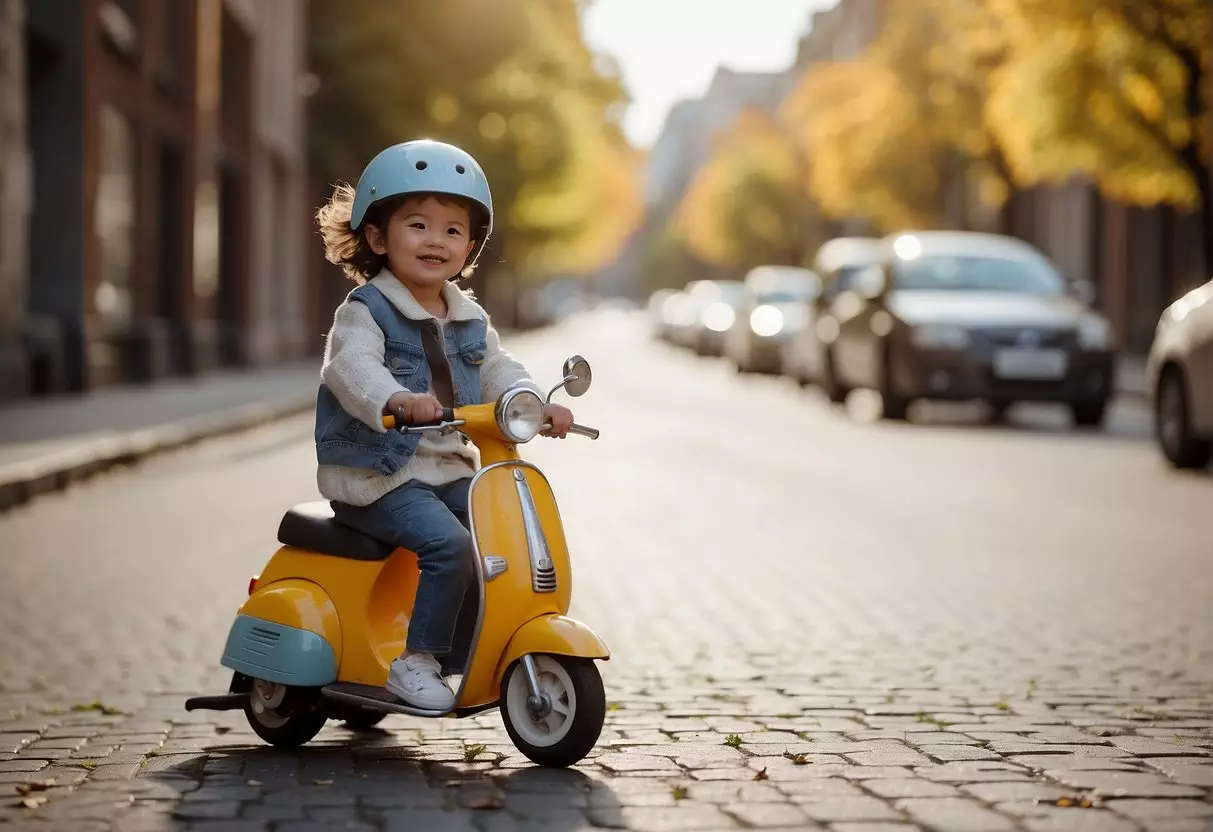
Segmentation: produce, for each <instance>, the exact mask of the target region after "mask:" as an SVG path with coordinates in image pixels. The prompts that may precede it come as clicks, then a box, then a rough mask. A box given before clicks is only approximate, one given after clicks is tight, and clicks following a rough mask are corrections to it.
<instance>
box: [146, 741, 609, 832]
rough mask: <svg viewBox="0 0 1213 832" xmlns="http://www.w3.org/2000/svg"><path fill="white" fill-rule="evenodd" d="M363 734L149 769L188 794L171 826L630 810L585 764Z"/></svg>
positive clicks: (390, 825)
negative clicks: (470, 752) (467, 755)
mask: <svg viewBox="0 0 1213 832" xmlns="http://www.w3.org/2000/svg"><path fill="white" fill-rule="evenodd" d="M354 737H355V738H356V739H353V740H352V742H349V743H339V742H337V741H334V740H328V741H322V743H321V744H317V745H309V746H306V747H304V748H302V749H298V750H293V751H292V750H286V749H275V748H270V747H266V746H261V745H246V744H226V745H215V746H210V747H209V748H208V749H207V756H206V757H201V756H195V757H192V758H191V759H188V760H182V761H180V762H176V763H174V764H171V765H166V766H164V767H163V768H159V769H158V770H156V771H154V772H151V773H150V774H149V775H148V778H147V779H149V780H152V781H155V782H157V783H159V784H160V785H162V786H164V787H166V788H165V789H164V790H163V791H162V792H161V793H160V794H159V795H157V797H159V798H160V800H162V801H164V800H167V801H171V800H172V795H173V793H174V792H175V793H176V794H178V795H179V802H177V803H175V804H174V805H172V809H171V817H172V819H173V824H174V825H173V826H172V827H163V826H162V827H160V828H181V829H185V828H192V827H191V826H189V825H190V824H198V823H206V822H212V823H213V822H216V821H228V822H236V821H256V822H261V823H277V824H289V828H291V829H297V828H304V827H303V826H300V824H306V825H308V826H307V828H310V824H316V826H315V828H317V829H320V828H322V825H323V826H328V827H331V828H345V829H370V828H382V829H386V830H393V829H414V830H416V829H443V830H464V829H466V830H477V829H488V828H498V826H499V825H505V826H512V825H515V824H517V823H518V822H530V823H532V824H534V828H537V829H538V828H542V829H543V830H545V832H547V830H551V832H561V831H562V830H569V832H571V830H575V829H582V828H585V827H586V826H587V825H588V824H589V823H591V822H592V823H593V824H595V825H607V826H614V825H618V824H619V823H620V820H621V818H622V807H621V805H620V803H619V801H618V799H617V798H616V796H615V793H614V792H613V790H612V789H611V788H610V786H609V785H607V783H606V782H604V781H603V780H602V779H598V778H594V777H591V776H589V775H587V774H586V773H584V772H582V771H579V770H577V769H544V768H539V767H537V766H532V765H530V764H529V763H528V762H527V761H525V760H523V759H522V758H520V757H518V756H517V755H516V754H514V755H511V756H509V757H508V758H507V759H505V760H504V764H505V765H506V766H509V767H508V768H501V767H499V763H501V762H502V760H501V759H499V758H500V757H502V756H503V755H500V754H497V753H495V752H487V753H483V754H482V755H480V756H479V757H478V758H477V760H476V761H474V762H471V763H464V762H462V761H458V760H453V759H451V758H455V757H459V756H461V752H460V751H459V750H458V748H457V747H455V746H452V744H451V743H450V742H449V741H446V742H443V743H441V744H438V743H433V744H430V745H427V744H426V743H420V744H417V743H414V742H413V741H411V740H405V742H406V743H408V744H404V745H402V744H401V737H400V736H399V735H398V734H394V733H393V732H390V731H382V730H379V729H371V730H368V731H360V732H357V733H356V734H355V735H354ZM324 742H329V743H332V744H327V745H326V744H323V743H324ZM170 790H171V791H170ZM149 797H150V795H149ZM160 808H161V810H162V811H163V810H166V809H168V808H169V806H168V805H166V804H165V803H163V802H162V803H161V805H160ZM166 819H167V818H166ZM277 828H283V827H282V826H279V827H277Z"/></svg>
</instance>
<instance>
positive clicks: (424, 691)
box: [384, 653, 455, 711]
mask: <svg viewBox="0 0 1213 832" xmlns="http://www.w3.org/2000/svg"><path fill="white" fill-rule="evenodd" d="M441 673H442V667H441V666H440V665H439V664H438V660H437V659H435V658H434V657H433V656H431V655H430V654H429V653H413V654H412V655H410V656H409V657H408V658H407V659H396V660H395V661H394V662H392V669H391V672H389V673H388V677H387V684H386V685H384V687H386V688H387V689H388V692H389V693H391V694H392V695H393V696H396V697H398V698H400V699H403V700H404V702H405V704H407V705H412V706H413V707H414V708H425V709H426V710H430V711H445V710H449V709H451V708H453V707H455V694H454V693H452V692H451V689H450V688H449V687H447V684H446V682H444V681H443V680H442V675H441Z"/></svg>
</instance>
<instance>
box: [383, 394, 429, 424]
mask: <svg viewBox="0 0 1213 832" xmlns="http://www.w3.org/2000/svg"><path fill="white" fill-rule="evenodd" d="M383 412H384V413H385V414H387V415H389V416H395V417H396V419H397V421H402V422H404V424H406V425H416V424H420V423H423V422H436V421H438V420H439V419H441V418H442V405H441V404H440V403H439V401H438V399H436V398H435V397H434V396H433V395H432V394H430V393H409V392H407V391H403V390H402V391H401V392H399V393H396V394H394V395H393V396H392V397H391V398H390V399H388V400H387V406H386V407H385V408H383Z"/></svg>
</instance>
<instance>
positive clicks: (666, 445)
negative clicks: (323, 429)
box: [0, 0, 1213, 832]
mask: <svg viewBox="0 0 1213 832" xmlns="http://www.w3.org/2000/svg"><path fill="white" fill-rule="evenodd" d="M1211 105H1213V0H1155V1H1154V2H1137V0H1049V2H1040V1H1039V0H997V1H996V0H969V1H968V2H955V0H896V2H893V0H754V2H751V3H748V4H745V5H744V7H738V6H736V5H735V4H730V3H724V2H723V0H721V2H715V1H713V2H708V0H699V2H693V0H661V2H660V3H651V2H648V3H646V2H642V0H593V2H590V1H589V0H511V2H509V3H503V2H495V1H494V0H443V2H442V3H422V2H419V1H418V0H345V2H342V3H337V2H327V0H0V568H2V569H3V574H4V576H5V579H4V580H3V581H0V796H2V797H3V800H0V827H3V826H13V827H15V828H31V829H59V828H62V829H69V830H73V832H76V830H86V832H87V830H93V829H98V830H100V829H123V830H167V829H193V828H198V829H232V830H245V829H248V830H269V831H270V832H278V830H286V829H290V830H295V829H299V830H307V829H312V828H332V827H334V826H336V827H338V828H347V829H384V830H387V829H423V830H428V829H435V830H437V829H444V830H445V829H451V830H455V829H475V830H478V831H479V832H492V831H493V830H498V829H501V830H505V829H535V830H539V829H543V830H551V829H555V830H566V829H567V830H574V829H582V828H598V827H605V828H625V829H633V830H654V831H655V832H658V831H659V830H675V829H704V830H715V829H730V828H755V827H762V828H786V829H828V830H830V832H894V831H895V830H901V829H923V830H934V832H945V830H1002V829H1016V830H1033V832H1035V830H1041V831H1042V832H1044V831H1045V830H1071V829H1075V830H1104V829H1107V830H1113V832H1120V830H1135V831H1137V830H1147V832H1149V831H1150V830H1165V832H1208V831H1209V830H1210V829H1213V535H1211V534H1210V531H1209V520H1208V514H1209V509H1210V507H1211V506H1213V476H1211V474H1210V470H1211V469H1210V462H1211V460H1213V279H1211V278H1213V169H1211V167H1213V165H1211V163H1213V106H1211ZM418 137H429V138H435V139H440V140H445V141H450V142H453V143H455V144H458V145H460V146H461V147H463V148H465V149H466V150H468V151H469V152H470V153H472V154H473V155H474V156H475V157H476V158H477V159H478V160H479V161H480V162H481V163H482V165H483V167H484V168H485V170H486V173H487V175H488V178H489V182H490V184H491V187H492V190H493V198H494V205H495V211H496V225H495V230H494V233H493V236H492V237H491V239H490V241H489V243H488V247H487V249H486V253H485V255H484V257H483V258H482V260H481V265H480V267H479V268H478V270H477V272H476V274H475V275H474V277H472V278H471V279H469V280H468V281H466V283H467V286H468V288H470V289H471V290H472V291H474V293H475V294H476V297H477V298H478V300H479V302H481V303H482V304H483V305H484V307H485V308H486V309H487V310H488V312H489V313H490V315H491V317H492V320H493V323H494V324H495V326H496V327H497V328H498V329H499V330H500V331H501V332H502V334H503V339H504V343H505V346H506V347H507V348H508V349H509V350H511V351H512V352H514V353H515V354H516V355H517V356H518V357H519V358H520V359H521V360H523V361H524V363H525V364H526V365H527V367H528V368H529V369H530V371H531V372H532V373H533V374H534V375H535V376H536V377H537V378H539V379H540V380H541V381H544V382H546V381H549V380H551V382H552V383H554V382H555V381H556V380H557V375H558V373H559V369H560V366H561V362H562V361H563V360H564V359H565V358H566V357H567V356H569V355H570V354H573V353H580V354H581V355H584V356H585V357H586V358H588V359H589V361H590V363H591V364H592V366H593V373H594V384H593V387H592V388H591V390H590V392H589V393H588V394H587V395H586V396H585V397H584V398H580V399H577V400H576V401H575V402H573V405H574V406H573V409H574V411H575V412H576V414H577V417H578V421H579V422H584V423H587V424H590V425H593V426H595V427H598V428H600V429H601V430H602V432H603V433H602V437H601V439H600V440H598V441H597V442H589V441H586V440H584V439H581V438H578V437H573V438H570V439H569V440H567V441H566V442H562V443H556V442H550V441H546V440H537V441H535V442H534V443H532V444H530V445H528V446H526V447H525V448H523V452H524V456H525V457H526V458H528V459H530V460H531V461H534V462H536V463H537V464H539V465H540V466H542V467H543V469H544V471H545V472H546V473H547V475H548V476H549V478H550V479H551V480H552V482H553V484H554V487H555V490H556V495H557V498H558V500H559V503H560V507H561V511H562V513H563V515H564V520H565V524H566V533H567V535H568V538H569V541H570V544H571V548H572V552H573V558H574V569H575V574H576V581H577V583H576V589H575V591H574V601H573V610H572V613H571V614H572V615H574V616H577V617H578V618H580V619H582V620H584V621H586V622H587V623H588V624H589V625H590V626H592V627H594V628H595V629H596V630H598V631H599V632H600V633H601V634H602V636H603V637H604V639H605V640H606V641H607V643H608V644H609V645H610V647H611V649H612V653H613V655H612V659H611V661H610V662H609V663H607V664H605V665H604V666H603V673H604V678H605V682H606V689H607V700H608V702H609V711H608V714H607V727H606V729H605V730H604V732H603V734H602V738H601V740H600V741H599V743H598V746H597V747H596V748H595V750H594V752H593V753H592V754H591V755H590V757H588V758H587V759H586V760H585V761H584V763H583V764H581V765H579V766H577V767H575V768H573V769H571V770H569V771H555V772H546V771H537V770H535V769H533V768H532V767H531V766H530V764H529V763H528V762H527V761H526V760H525V759H524V758H523V757H522V756H521V755H520V754H518V752H517V751H516V750H515V748H514V747H513V745H512V744H511V743H510V742H509V740H508V738H507V737H506V734H505V731H504V729H503V727H502V723H501V719H500V718H499V716H497V715H496V713H494V712H488V713H486V714H483V715H480V716H477V717H475V718H473V719H470V720H466V721H459V722H454V721H450V720H441V721H429V722H426V721H422V720H416V719H411V718H405V717H399V716H392V717H390V718H388V719H387V720H386V721H385V722H384V723H382V726H381V727H382V730H372V731H369V732H361V733H353V732H351V731H349V730H347V729H346V728H344V727H342V725H341V724H340V723H337V722H330V723H329V725H328V726H327V727H326V728H325V729H324V730H323V732H322V733H321V734H320V735H319V737H318V738H317V739H316V740H315V741H314V742H312V743H309V744H308V745H307V746H306V747H305V748H303V749H301V750H299V751H296V752H287V751H282V750H274V749H270V748H269V747H267V746H266V745H265V744H264V743H263V742H262V741H261V740H260V739H259V738H258V737H257V736H256V735H255V734H253V733H252V731H251V730H250V729H249V727H248V725H247V724H246V722H245V720H244V718H243V716H242V714H241V713H240V712H230V713H220V712H193V713H186V712H185V711H184V709H183V707H182V704H183V700H184V697H185V696H187V695H191V694H195V693H202V692H216V691H221V690H225V689H226V684H227V678H228V676H229V674H230V672H229V671H224V670H223V669H222V668H221V667H219V665H218V658H219V654H220V652H221V650H222V646H223V642H224V639H225V637H226V634H227V632H228V627H229V626H230V623H231V619H232V616H233V614H234V612H235V610H236V608H237V607H238V606H239V604H240V603H241V601H242V600H243V598H244V597H245V596H246V594H247V586H248V580H249V578H250V576H252V575H253V574H255V573H257V572H258V571H259V570H260V569H261V568H262V567H263V565H264V564H265V561H266V560H267V559H268V558H269V556H270V555H271V554H272V552H273V550H274V548H275V546H276V541H275V530H276V529H277V526H278V522H279V520H280V519H281V517H282V515H283V513H284V512H285V511H286V510H288V509H289V508H290V507H291V506H293V505H295V504H296V503H299V502H304V501H308V500H314V499H316V488H315V484H314V483H315V465H316V461H315V460H316V458H315V451H314V447H313V445H312V430H313V411H314V403H315V396H316V387H317V384H318V382H319V362H320V356H321V354H322V352H323V349H324V337H325V333H326V332H327V331H328V329H329V327H330V325H331V322H332V317H333V310H334V309H335V307H336V306H337V304H338V303H340V302H341V300H342V299H343V298H344V296H345V295H346V293H348V292H349V291H350V289H352V288H353V284H351V283H350V282H349V281H347V280H345V279H344V278H343V277H342V275H341V273H340V271H339V270H338V269H337V268H336V267H334V266H332V265H331V264H329V263H327V262H325V261H324V259H323V256H322V246H321V243H320V239H319V236H318V234H317V233H316V230H315V219H314V216H315V211H316V209H317V208H318V207H319V206H320V205H321V204H322V203H323V202H324V201H325V200H326V199H327V198H328V197H329V195H330V194H331V193H332V189H333V186H334V184H335V183H338V182H351V183H354V182H357V179H358V176H359V174H360V172H361V170H362V168H363V166H364V165H365V164H366V162H367V161H368V160H369V159H370V158H371V157H372V156H373V155H374V154H375V153H376V152H378V151H379V150H381V149H382V148H384V147H386V146H388V145H390V144H394V143H396V142H400V141H405V140H408V139H412V138H418Z"/></svg>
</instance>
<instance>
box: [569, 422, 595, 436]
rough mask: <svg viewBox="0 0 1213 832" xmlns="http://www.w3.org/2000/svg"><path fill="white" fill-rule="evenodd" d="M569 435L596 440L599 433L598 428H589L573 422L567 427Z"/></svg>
mask: <svg viewBox="0 0 1213 832" xmlns="http://www.w3.org/2000/svg"><path fill="white" fill-rule="evenodd" d="M569 433H575V434H577V435H578V436H588V437H589V438H590V439H597V438H598V436H599V434H601V431H600V430H598V428H590V427H586V426H585V425H579V424H577V423H576V422H574V423H573V424H572V425H571V426H570V427H569Z"/></svg>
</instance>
